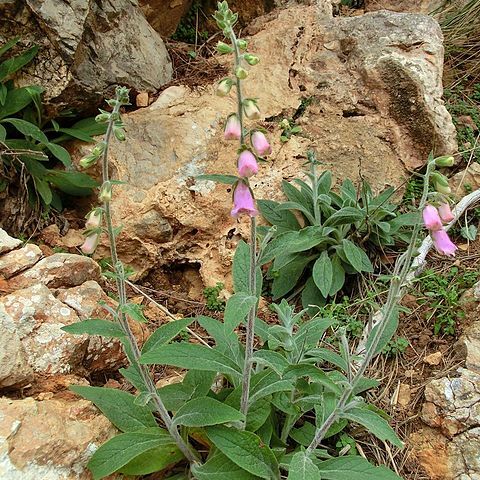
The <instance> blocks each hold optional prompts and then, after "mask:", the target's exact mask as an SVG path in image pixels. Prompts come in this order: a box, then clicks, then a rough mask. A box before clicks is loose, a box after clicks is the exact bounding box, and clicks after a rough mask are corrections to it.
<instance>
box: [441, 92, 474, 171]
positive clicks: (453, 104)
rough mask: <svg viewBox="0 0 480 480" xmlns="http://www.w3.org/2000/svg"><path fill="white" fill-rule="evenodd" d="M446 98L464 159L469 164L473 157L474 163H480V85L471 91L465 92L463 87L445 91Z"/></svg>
mask: <svg viewBox="0 0 480 480" xmlns="http://www.w3.org/2000/svg"><path fill="white" fill-rule="evenodd" d="M444 96H445V99H446V103H445V105H446V107H447V109H448V111H449V112H450V114H451V115H452V119H453V123H454V125H455V127H456V129H457V140H458V144H459V147H460V151H461V152H462V156H463V159H464V160H465V161H466V162H467V161H468V160H469V159H470V157H472V159H473V160H474V161H476V162H480V145H479V144H478V141H477V133H478V130H479V129H480V83H477V84H475V85H473V89H471V90H465V89H464V88H463V87H462V85H458V86H456V87H455V88H453V89H445V92H444ZM462 117H464V118H463V119H462ZM465 120H467V121H465ZM472 149H473V150H472Z"/></svg>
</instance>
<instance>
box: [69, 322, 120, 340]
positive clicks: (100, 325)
mask: <svg viewBox="0 0 480 480" xmlns="http://www.w3.org/2000/svg"><path fill="white" fill-rule="evenodd" d="M61 330H63V331H64V332H67V333H72V334H73V335H83V334H84V333H88V334H89V335H100V336H102V337H109V338H124V337H125V333H124V332H123V331H122V329H121V328H120V327H119V326H118V325H117V324H116V323H115V322H111V321H109V320H102V319H100V318H89V319H87V320H83V321H82V322H77V323H72V324H71V325H65V326H64V327H62V328H61Z"/></svg>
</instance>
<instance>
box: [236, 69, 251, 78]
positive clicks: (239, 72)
mask: <svg viewBox="0 0 480 480" xmlns="http://www.w3.org/2000/svg"><path fill="white" fill-rule="evenodd" d="M235 76H236V77H237V78H238V79H239V80H245V79H246V78H247V77H248V72H247V71H246V70H245V69H244V68H243V67H237V68H236V70H235Z"/></svg>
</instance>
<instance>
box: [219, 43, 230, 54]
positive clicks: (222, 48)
mask: <svg viewBox="0 0 480 480" xmlns="http://www.w3.org/2000/svg"><path fill="white" fill-rule="evenodd" d="M217 52H218V53H221V54H222V55H223V54H225V53H232V52H233V48H232V47H231V46H230V45H227V44H226V43H225V42H218V43H217Z"/></svg>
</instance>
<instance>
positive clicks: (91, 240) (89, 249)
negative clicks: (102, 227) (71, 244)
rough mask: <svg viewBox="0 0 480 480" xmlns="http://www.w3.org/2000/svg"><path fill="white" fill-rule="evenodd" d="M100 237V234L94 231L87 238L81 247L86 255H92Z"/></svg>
mask: <svg viewBox="0 0 480 480" xmlns="http://www.w3.org/2000/svg"><path fill="white" fill-rule="evenodd" d="M99 239H100V235H99V234H98V233H92V234H91V235H89V236H88V237H87V238H86V239H85V241H84V242H83V244H82V246H81V247H80V250H81V251H82V252H83V253H84V254H85V255H91V254H92V253H93V252H95V249H96V248H97V245H98V241H99Z"/></svg>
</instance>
